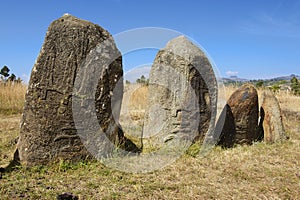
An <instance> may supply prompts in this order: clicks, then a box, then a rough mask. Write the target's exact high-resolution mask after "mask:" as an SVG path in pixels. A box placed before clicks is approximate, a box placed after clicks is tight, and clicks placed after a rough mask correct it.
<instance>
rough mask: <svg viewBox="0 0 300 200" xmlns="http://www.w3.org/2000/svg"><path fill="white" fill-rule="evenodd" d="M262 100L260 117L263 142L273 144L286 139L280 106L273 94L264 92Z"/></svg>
mask: <svg viewBox="0 0 300 200" xmlns="http://www.w3.org/2000/svg"><path fill="white" fill-rule="evenodd" d="M262 99H263V100H262V101H263V103H262V106H261V108H260V115H261V122H262V123H261V124H262V127H263V135H264V141H265V142H266V143H274V142H280V141H282V140H285V139H287V137H286V135H285V131H284V126H283V123H282V114H281V109H280V105H279V102H278V100H277V98H276V97H275V95H274V93H273V92H271V91H265V92H264V93H263V96H262Z"/></svg>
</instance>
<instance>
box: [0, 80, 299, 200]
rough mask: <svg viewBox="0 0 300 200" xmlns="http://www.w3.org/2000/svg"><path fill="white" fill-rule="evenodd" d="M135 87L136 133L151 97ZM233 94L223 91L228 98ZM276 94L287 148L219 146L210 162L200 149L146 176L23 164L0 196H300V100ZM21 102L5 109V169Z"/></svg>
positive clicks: (91, 166)
mask: <svg viewBox="0 0 300 200" xmlns="http://www.w3.org/2000/svg"><path fill="white" fill-rule="evenodd" d="M131 87H132V88H129V89H128V88H127V90H126V92H127V93H125V94H124V98H125V100H126V98H129V97H130V98H131V99H129V101H128V104H127V105H129V107H128V108H129V111H124V110H123V111H122V112H123V120H124V121H123V123H122V125H123V126H125V127H127V129H126V130H128V132H130V124H126V123H130V121H132V120H134V121H137V123H136V124H132V126H133V127H134V128H133V129H138V128H139V126H141V124H140V123H141V121H142V118H143V114H144V113H143V112H144V110H145V106H146V104H145V103H144V99H145V96H146V95H147V89H146V88H140V89H137V88H138V87H136V86H131ZM2 89H3V88H1V96H0V98H1V99H0V101H1V102H2V103H1V104H5V105H16V104H15V103H12V102H6V101H15V102H21V101H24V93H25V90H22V93H21V92H18V94H16V93H15V91H16V90H14V89H13V88H11V89H10V90H7V91H6V93H5V92H4V93H5V95H2V94H3V91H2ZM19 89H20V88H19ZM234 89H235V88H226V95H228V96H229V95H230V94H231V93H232V92H233V90H234ZM18 91H19V90H18ZM128 92H132V93H131V95H128ZM260 93H261V92H260ZM132 94H133V95H132ZM16 96H17V97H16ZM277 96H278V99H279V101H280V104H281V107H282V110H283V114H284V116H283V119H284V124H285V127H286V132H287V134H288V136H289V137H290V139H289V140H287V141H285V142H283V143H280V144H272V145H267V144H265V143H256V144H254V145H252V146H238V147H236V148H233V149H221V148H220V147H215V148H214V149H213V150H212V151H211V152H210V154H209V155H207V156H206V157H198V156H197V155H198V154H197V152H198V150H199V148H198V147H197V146H196V145H195V146H193V147H192V148H191V149H190V150H189V151H188V152H187V153H186V154H184V155H183V156H182V157H181V158H180V159H178V160H177V161H176V162H175V163H173V164H172V165H169V166H168V167H166V168H164V169H161V170H158V171H155V172H151V173H145V174H132V173H125V172H120V171H116V170H113V169H110V168H107V167H105V166H104V165H102V164H101V163H100V162H95V161H92V162H80V163H77V164H70V163H67V162H64V161H61V162H58V163H53V164H52V165H50V166H38V167H34V168H31V169H25V168H24V167H18V168H17V169H16V170H14V171H12V172H9V173H5V174H2V178H1V179H0V199H55V197H56V195H57V194H60V193H63V192H71V193H73V194H75V195H77V196H79V199H263V200H264V199H274V200H275V199H276V200H277V199H295V200H296V199H300V114H299V113H300V112H299V111H300V97H295V96H292V95H289V94H284V93H281V94H278V95H277ZM12 97H16V98H18V99H14V98H12ZM134 102H136V103H134ZM18 105H19V106H17V107H13V106H12V107H11V108H13V109H11V110H10V111H9V112H8V111H7V109H1V111H0V139H1V140H0V158H1V164H0V165H4V164H5V163H7V162H8V160H9V159H10V158H11V154H12V152H13V150H14V148H15V138H16V137H17V136H18V132H19V119H20V110H22V105H21V103H20V104H18ZM1 106H2V105H1ZM1 108H2V107H1ZM126 113H127V114H126ZM121 119H122V117H121ZM131 119H132V120H131ZM126 120H127V121H126ZM124 123H125V124H124ZM125 132H126V131H125ZM136 132H138V130H137V131H136Z"/></svg>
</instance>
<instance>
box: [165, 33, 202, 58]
mask: <svg viewBox="0 0 300 200" xmlns="http://www.w3.org/2000/svg"><path fill="white" fill-rule="evenodd" d="M164 50H170V51H172V52H173V53H175V54H177V55H179V56H182V57H189V58H190V57H193V56H196V55H198V56H205V54H204V53H203V51H202V50H201V49H200V48H199V47H198V46H196V45H195V44H193V43H192V42H191V41H190V40H189V39H188V38H187V37H185V36H184V35H181V36H178V37H176V38H174V39H172V40H170V41H169V42H168V43H167V45H166V47H165V48H164Z"/></svg>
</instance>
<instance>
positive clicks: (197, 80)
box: [143, 36, 217, 149]
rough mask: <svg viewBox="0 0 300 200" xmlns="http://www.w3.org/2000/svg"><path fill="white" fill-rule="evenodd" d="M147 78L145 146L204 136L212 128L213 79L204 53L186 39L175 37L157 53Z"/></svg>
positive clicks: (155, 147)
mask: <svg viewBox="0 0 300 200" xmlns="http://www.w3.org/2000/svg"><path fill="white" fill-rule="evenodd" d="M149 80H150V81H149V99H148V110H147V111H146V115H145V121H144V128H143V144H144V148H145V149H157V148H160V147H161V146H163V145H164V144H165V143H168V142H170V141H174V140H180V141H181V140H184V141H189V142H191V141H193V140H195V139H203V138H204V136H205V135H206V134H207V132H208V129H211V130H213V129H214V123H215V115H216V100H217V82H216V78H215V75H214V72H213V69H212V66H211V64H210V62H209V60H208V58H207V57H206V55H205V54H204V53H203V52H202V51H201V50H200V49H199V48H198V47H197V46H195V45H194V44H193V43H192V42H190V41H189V40H188V39H187V38H185V37H184V36H180V37H177V38H175V39H173V40H171V41H170V42H168V44H167V45H166V47H165V48H163V49H161V50H160V51H159V52H158V54H157V56H156V58H155V60H154V63H153V66H152V68H151V72H150V77H149Z"/></svg>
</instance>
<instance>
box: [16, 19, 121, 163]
mask: <svg viewBox="0 0 300 200" xmlns="http://www.w3.org/2000/svg"><path fill="white" fill-rule="evenodd" d="M122 75H123V70H122V57H121V54H120V52H119V51H118V50H117V48H116V46H115V44H114V42H113V39H112V36H111V35H110V34H109V33H108V32H107V31H106V30H104V29H103V28H101V27H100V26H98V25H95V24H92V23H90V22H88V21H84V20H81V19H78V18H75V17H73V16H71V15H68V14H66V15H64V16H63V17H61V18H59V19H58V20H55V21H54V22H52V23H51V25H50V27H49V29H48V32H47V35H46V38H45V41H44V44H43V47H42V49H41V51H40V54H39V56H38V58H37V61H36V63H35V65H34V67H33V70H32V73H31V77H30V82H29V85H28V90H27V93H26V102H25V107H24V112H23V117H22V122H21V131H20V138H19V141H18V145H17V146H18V150H19V154H20V160H21V162H22V164H25V165H29V166H31V165H37V164H45V163H48V162H50V161H52V160H55V159H60V158H62V159H68V160H72V161H76V160H79V159H82V158H87V157H90V156H91V153H90V152H89V151H87V149H86V148H85V146H84V145H83V142H85V143H89V142H91V141H93V142H94V143H97V145H98V146H103V145H106V144H103V143H101V142H102V141H101V139H99V138H103V137H105V138H108V139H109V141H110V142H111V143H112V144H116V143H118V142H119V141H120V138H122V131H120V128H119V127H118V124H117V121H116V120H117V119H118V114H119V111H120V110H119V108H120V103H121V101H122V92H123V85H122V84H123V81H122ZM86 80H91V81H89V82H88V81H86ZM117 82H119V83H118V84H117ZM86 84H90V85H86ZM75 85H76V87H75V89H74V86H75ZM116 87H117V89H115V88H116ZM73 89H74V91H73ZM89 90H90V91H92V93H89V92H90V91H89ZM114 90H115V91H117V92H116V93H113V91H114ZM90 94H93V95H94V96H91V95H90ZM112 99H114V101H112ZM72 106H73V107H72ZM76 106H77V108H78V110H76ZM74 109H75V112H77V113H74ZM113 109H114V110H113ZM91 111H92V112H91ZM78 112H80V113H78ZM93 112H95V117H96V119H97V120H96V121H97V124H98V126H100V127H101V129H102V132H101V133H98V132H97V131H96V129H97V128H98V127H97V126H96V127H90V129H89V130H87V131H90V132H93V133H92V134H91V135H85V136H86V137H87V138H81V137H80V136H79V135H78V130H79V129H80V128H84V127H87V126H88V125H92V126H93V125H94V124H88V123H87V124H84V123H86V121H88V120H87V119H89V118H91V117H93V116H92V114H90V113H93ZM113 112H114V113H113ZM112 114H114V115H115V116H112ZM74 115H75V118H76V120H77V121H79V120H81V121H83V122H82V124H80V125H82V126H83V127H80V125H78V124H77V125H75V122H74V120H73V116H74ZM115 119H116V120H115ZM99 134H102V135H100V136H99ZM97 150H99V149H97Z"/></svg>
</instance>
